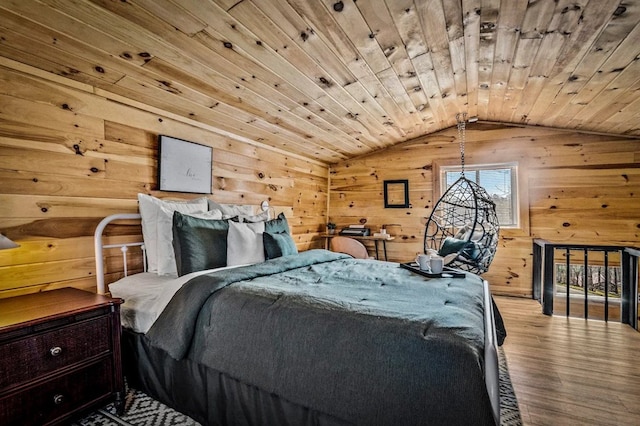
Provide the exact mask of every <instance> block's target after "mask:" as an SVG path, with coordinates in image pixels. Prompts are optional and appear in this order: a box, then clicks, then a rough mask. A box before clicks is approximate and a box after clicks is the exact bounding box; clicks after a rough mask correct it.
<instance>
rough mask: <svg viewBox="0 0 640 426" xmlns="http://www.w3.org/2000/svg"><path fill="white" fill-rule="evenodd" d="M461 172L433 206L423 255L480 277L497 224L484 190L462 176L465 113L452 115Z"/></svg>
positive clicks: (493, 248) (488, 261)
mask: <svg viewBox="0 0 640 426" xmlns="http://www.w3.org/2000/svg"><path fill="white" fill-rule="evenodd" d="M456 121H457V122H458V134H459V137H460V154H461V162H462V173H461V176H460V178H459V179H458V180H457V181H456V182H455V183H454V184H453V185H451V186H450V187H449V189H447V190H446V191H445V193H444V194H443V195H442V197H441V198H440V200H438V202H437V203H436V204H435V206H434V207H433V211H432V212H431V215H430V216H429V220H428V221H427V224H426V226H425V233H424V252H425V253H433V251H437V252H438V254H439V255H440V256H442V257H443V258H444V263H445V265H447V266H448V267H450V268H455V269H463V270H466V271H469V272H472V273H475V274H478V275H480V274H483V273H485V272H487V270H488V269H489V265H490V264H491V262H492V261H493V257H494V256H495V253H496V249H497V247H498V236H499V232H500V225H499V223H498V216H497V215H496V205H495V203H494V202H493V200H491V197H490V196H489V194H488V193H487V191H486V190H485V189H484V188H482V187H481V186H480V185H478V184H477V183H475V182H474V181H472V180H470V179H468V178H467V177H465V175H464V139H465V134H464V133H465V121H466V114H458V115H456Z"/></svg>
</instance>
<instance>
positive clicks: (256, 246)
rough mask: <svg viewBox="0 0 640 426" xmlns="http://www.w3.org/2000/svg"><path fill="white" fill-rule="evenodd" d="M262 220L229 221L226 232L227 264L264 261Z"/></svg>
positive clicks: (246, 263)
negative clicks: (252, 221) (246, 221)
mask: <svg viewBox="0 0 640 426" xmlns="http://www.w3.org/2000/svg"><path fill="white" fill-rule="evenodd" d="M263 234H264V222H256V223H237V222H233V221H229V232H228V234H227V266H235V265H248V264H253V263H260V262H264V243H263V240H262V237H263Z"/></svg>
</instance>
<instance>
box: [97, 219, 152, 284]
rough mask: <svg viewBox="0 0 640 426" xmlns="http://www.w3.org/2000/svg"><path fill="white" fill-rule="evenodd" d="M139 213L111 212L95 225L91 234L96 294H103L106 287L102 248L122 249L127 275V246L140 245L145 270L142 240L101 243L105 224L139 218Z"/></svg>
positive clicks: (144, 253) (145, 261) (145, 263)
mask: <svg viewBox="0 0 640 426" xmlns="http://www.w3.org/2000/svg"><path fill="white" fill-rule="evenodd" d="M140 218H141V217H140V214H138V213H119V214H112V215H111V216H107V217H105V218H104V219H102V220H101V221H100V223H99V224H98V226H97V227H96V231H95V233H94V235H93V244H94V248H95V257H96V284H97V291H98V294H105V293H106V292H107V291H106V287H105V284H104V257H103V250H104V249H110V248H120V251H122V258H123V261H124V262H123V264H124V275H125V277H126V276H127V252H128V251H129V247H140V248H141V249H142V261H143V268H144V270H145V271H146V270H147V256H146V254H147V253H146V250H145V246H144V242H135V243H122V244H102V233H103V232H104V230H105V228H106V227H107V225H109V224H110V223H111V222H114V221H117V220H123V219H129V220H130V219H140Z"/></svg>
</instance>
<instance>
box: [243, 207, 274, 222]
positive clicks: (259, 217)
mask: <svg viewBox="0 0 640 426" xmlns="http://www.w3.org/2000/svg"><path fill="white" fill-rule="evenodd" d="M238 218H239V219H240V221H241V222H264V221H267V220H269V219H271V218H270V217H269V210H267V211H264V212H262V213H258V214H256V215H251V216H246V215H239V216H238Z"/></svg>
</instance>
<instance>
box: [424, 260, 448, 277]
mask: <svg viewBox="0 0 640 426" xmlns="http://www.w3.org/2000/svg"><path fill="white" fill-rule="evenodd" d="M429 266H430V268H431V273H432V274H439V273H441V272H442V270H443V269H444V259H443V258H441V257H440V256H433V257H431V259H430V260H429ZM421 269H422V268H421Z"/></svg>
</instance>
